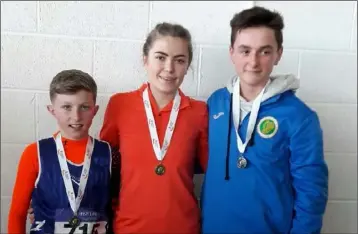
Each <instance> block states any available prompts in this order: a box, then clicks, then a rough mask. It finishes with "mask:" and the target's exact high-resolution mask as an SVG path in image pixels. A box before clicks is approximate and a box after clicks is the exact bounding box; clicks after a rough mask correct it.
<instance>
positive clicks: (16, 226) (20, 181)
mask: <svg viewBox="0 0 358 234" xmlns="http://www.w3.org/2000/svg"><path fill="white" fill-rule="evenodd" d="M62 143H63V147H64V150H65V154H66V157H67V159H68V160H69V161H71V162H72V163H75V164H81V163H82V162H83V160H84V154H85V151H86V145H87V138H84V139H81V140H77V141H76V140H70V139H66V138H64V137H62ZM37 154H38V153H37V143H32V144H30V145H28V146H27V147H26V148H25V150H24V152H23V153H22V155H21V158H20V161H19V164H18V171H17V176H16V181H15V185H14V189H13V194H12V201H11V206H10V211H9V217H8V233H16V234H19V233H26V230H25V229H26V219H27V210H28V208H29V205H30V201H31V195H32V191H33V189H34V187H35V181H36V179H37V176H38V174H39V161H38V156H37Z"/></svg>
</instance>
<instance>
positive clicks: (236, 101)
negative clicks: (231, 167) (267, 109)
mask: <svg viewBox="0 0 358 234" xmlns="http://www.w3.org/2000/svg"><path fill="white" fill-rule="evenodd" d="M267 84H268V83H267ZM267 84H266V86H265V87H264V88H263V89H262V91H261V92H260V94H259V95H258V96H257V97H256V98H255V100H254V102H253V104H252V109H251V114H250V118H249V123H248V125H247V131H246V139H245V143H243V142H242V140H241V138H240V136H239V133H238V131H239V125H240V113H241V110H240V79H239V78H238V79H237V81H236V83H235V86H234V91H233V92H234V94H233V108H232V109H233V111H232V114H233V121H234V126H235V133H236V139H237V148H238V150H239V152H240V154H243V153H244V152H245V149H246V146H247V144H248V143H249V141H250V139H251V137H252V133H253V131H254V128H255V124H256V121H257V115H258V113H259V109H260V104H261V100H262V97H263V94H264V92H265V89H266V87H267Z"/></svg>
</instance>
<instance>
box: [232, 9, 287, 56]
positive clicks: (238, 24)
mask: <svg viewBox="0 0 358 234" xmlns="http://www.w3.org/2000/svg"><path fill="white" fill-rule="evenodd" d="M230 26H231V46H233V45H234V43H235V39H236V33H237V32H238V31H241V30H242V29H246V28H250V27H267V28H270V29H272V30H273V31H274V32H275V38H276V42H277V46H278V48H279V49H280V48H281V47H282V43H283V36H282V29H283V28H284V23H283V17H282V15H281V14H280V13H278V12H275V11H270V10H268V9H266V8H263V7H259V6H255V7H252V8H250V9H246V10H243V11H241V12H239V13H237V14H235V15H234V17H233V18H232V19H231V21H230Z"/></svg>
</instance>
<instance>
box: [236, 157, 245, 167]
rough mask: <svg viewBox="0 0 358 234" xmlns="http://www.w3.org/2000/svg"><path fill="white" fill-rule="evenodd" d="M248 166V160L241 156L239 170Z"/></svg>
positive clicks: (238, 161)
mask: <svg viewBox="0 0 358 234" xmlns="http://www.w3.org/2000/svg"><path fill="white" fill-rule="evenodd" d="M246 166H247V160H246V158H244V157H243V156H240V157H239V158H238V160H237V167H238V168H245V167H246Z"/></svg>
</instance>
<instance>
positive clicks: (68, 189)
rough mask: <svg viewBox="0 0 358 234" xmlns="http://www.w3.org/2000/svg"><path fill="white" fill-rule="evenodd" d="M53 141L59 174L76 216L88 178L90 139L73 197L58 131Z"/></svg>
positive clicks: (90, 152) (90, 153)
mask: <svg viewBox="0 0 358 234" xmlns="http://www.w3.org/2000/svg"><path fill="white" fill-rule="evenodd" d="M55 141H56V148H57V157H58V161H59V163H60V167H61V175H62V178H63V182H64V184H65V188H66V193H67V197H68V201H69V203H70V206H71V209H72V211H73V213H74V215H75V216H76V215H77V212H78V209H79V207H80V204H81V201H82V198H83V195H84V191H85V188H86V184H87V180H88V174H89V169H90V167H91V157H92V152H93V143H92V139H91V138H90V137H88V141H87V146H86V153H85V159H84V163H83V167H82V172H81V178H80V184H79V186H78V193H77V197H75V193H74V190H73V184H72V181H71V175H70V171H69V170H68V165H67V160H66V154H65V150H64V148H63V144H62V137H61V134H60V133H58V134H57V136H56V139H55Z"/></svg>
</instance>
